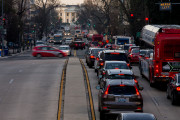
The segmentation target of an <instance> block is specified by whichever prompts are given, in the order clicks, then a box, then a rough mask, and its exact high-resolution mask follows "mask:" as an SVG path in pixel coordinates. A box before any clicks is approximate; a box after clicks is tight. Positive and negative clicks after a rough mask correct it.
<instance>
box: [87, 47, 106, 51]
mask: <svg viewBox="0 0 180 120" xmlns="http://www.w3.org/2000/svg"><path fill="white" fill-rule="evenodd" d="M89 49H91V50H92V49H102V50H103V49H104V48H99V47H90V48H89Z"/></svg>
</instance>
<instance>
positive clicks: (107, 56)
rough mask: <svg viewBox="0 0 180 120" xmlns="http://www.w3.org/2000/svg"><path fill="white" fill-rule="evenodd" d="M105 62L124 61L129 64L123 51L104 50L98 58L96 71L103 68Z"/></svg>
mask: <svg viewBox="0 0 180 120" xmlns="http://www.w3.org/2000/svg"><path fill="white" fill-rule="evenodd" d="M105 61H126V62H127V63H129V60H128V58H127V55H126V53H125V51H124V50H104V51H103V52H102V53H101V55H100V57H99V61H98V62H97V71H98V70H100V69H101V68H102V67H103V65H104V62H105ZM98 73H99V72H97V76H98Z"/></svg>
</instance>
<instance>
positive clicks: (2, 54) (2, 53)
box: [1, 0, 4, 57]
mask: <svg viewBox="0 0 180 120" xmlns="http://www.w3.org/2000/svg"><path fill="white" fill-rule="evenodd" d="M3 12H4V11H3V0H2V20H3V18H4V15H3ZM1 35H2V36H1V38H2V49H1V57H3V56H4V25H2V33H1Z"/></svg>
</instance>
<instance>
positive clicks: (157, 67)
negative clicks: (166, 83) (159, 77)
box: [155, 65, 159, 73]
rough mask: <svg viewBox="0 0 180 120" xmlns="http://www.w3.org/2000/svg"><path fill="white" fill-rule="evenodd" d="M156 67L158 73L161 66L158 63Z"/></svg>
mask: <svg viewBox="0 0 180 120" xmlns="http://www.w3.org/2000/svg"><path fill="white" fill-rule="evenodd" d="M155 68H156V72H157V73H158V72H159V66H158V65H156V66H155Z"/></svg>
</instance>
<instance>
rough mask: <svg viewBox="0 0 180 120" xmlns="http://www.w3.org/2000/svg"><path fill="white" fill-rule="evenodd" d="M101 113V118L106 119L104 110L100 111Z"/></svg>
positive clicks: (101, 119)
mask: <svg viewBox="0 0 180 120" xmlns="http://www.w3.org/2000/svg"><path fill="white" fill-rule="evenodd" d="M99 114H100V115H99V116H100V120H106V117H105V113H104V111H100V112H99Z"/></svg>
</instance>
